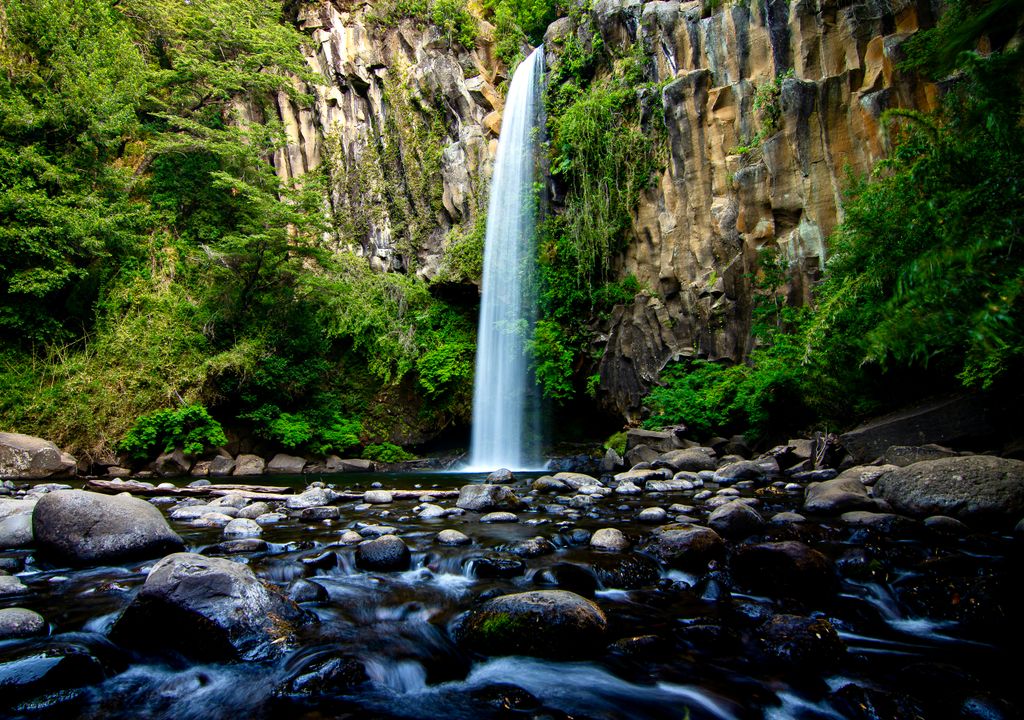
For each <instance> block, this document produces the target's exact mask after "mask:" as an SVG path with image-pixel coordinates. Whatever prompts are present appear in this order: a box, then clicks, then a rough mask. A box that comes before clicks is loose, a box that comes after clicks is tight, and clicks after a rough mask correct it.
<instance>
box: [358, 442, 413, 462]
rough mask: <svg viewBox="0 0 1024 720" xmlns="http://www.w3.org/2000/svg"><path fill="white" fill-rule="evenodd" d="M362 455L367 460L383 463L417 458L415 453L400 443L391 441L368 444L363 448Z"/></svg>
mask: <svg viewBox="0 0 1024 720" xmlns="http://www.w3.org/2000/svg"><path fill="white" fill-rule="evenodd" d="M362 456H363V457H364V458H365V459H367V460H374V461H376V462H382V463H398V462H405V461H406V460H415V459H416V456H415V455H413V454H411V453H407V452H406V451H405V450H403V449H402V448H400V447H399V446H398V445H394V444H392V443H389V442H385V443H378V444H376V445H367V446H366V447H365V448H363V454H362Z"/></svg>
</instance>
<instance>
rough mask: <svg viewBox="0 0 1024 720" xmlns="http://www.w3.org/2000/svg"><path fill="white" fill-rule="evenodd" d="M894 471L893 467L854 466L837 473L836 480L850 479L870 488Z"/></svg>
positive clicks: (894, 467)
mask: <svg viewBox="0 0 1024 720" xmlns="http://www.w3.org/2000/svg"><path fill="white" fill-rule="evenodd" d="M895 469H896V466H895V465H854V466H853V467H851V468H847V469H846V470H843V471H842V472H841V473H839V477H837V478H836V480H849V479H851V478H852V479H854V480H856V481H857V482H859V483H861V484H862V485H867V486H868V487H870V486H872V485H874V484H875V483H876V482H878V478H880V477H882V476H883V475H885V474H886V473H887V472H889V471H891V470H895Z"/></svg>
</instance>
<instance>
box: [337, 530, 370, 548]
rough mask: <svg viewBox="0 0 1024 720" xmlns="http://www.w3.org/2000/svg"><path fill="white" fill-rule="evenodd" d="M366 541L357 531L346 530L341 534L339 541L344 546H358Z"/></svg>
mask: <svg viewBox="0 0 1024 720" xmlns="http://www.w3.org/2000/svg"><path fill="white" fill-rule="evenodd" d="M363 540H364V538H363V536H362V535H360V534H359V533H357V532H356V531H355V530H346V531H345V532H343V533H342V534H341V537H340V538H339V539H338V541H339V542H340V543H341V544H342V545H358V544H359V543H361V542H362V541H363Z"/></svg>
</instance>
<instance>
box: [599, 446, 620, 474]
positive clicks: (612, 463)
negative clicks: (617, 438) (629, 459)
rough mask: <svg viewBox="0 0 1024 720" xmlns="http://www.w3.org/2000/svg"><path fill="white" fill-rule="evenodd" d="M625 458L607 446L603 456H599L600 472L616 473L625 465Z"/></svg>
mask: <svg viewBox="0 0 1024 720" xmlns="http://www.w3.org/2000/svg"><path fill="white" fill-rule="evenodd" d="M625 465H626V461H625V459H624V458H623V457H622V456H621V455H619V453H618V452H616V450H615V448H608V449H607V450H606V451H605V454H604V457H603V458H601V463H600V466H599V468H600V471H601V472H602V473H609V474H610V473H616V472H618V471H619V470H621V469H622V468H623V467H625Z"/></svg>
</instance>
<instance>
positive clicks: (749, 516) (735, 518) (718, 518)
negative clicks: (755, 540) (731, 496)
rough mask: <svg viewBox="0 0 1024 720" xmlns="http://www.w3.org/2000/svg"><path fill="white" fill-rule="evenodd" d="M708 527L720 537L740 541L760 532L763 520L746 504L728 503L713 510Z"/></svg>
mask: <svg viewBox="0 0 1024 720" xmlns="http://www.w3.org/2000/svg"><path fill="white" fill-rule="evenodd" d="M708 525H709V526H710V527H711V528H712V529H713V530H714V531H715V532H717V533H718V534H719V535H721V536H722V537H727V538H734V539H741V538H745V537H747V536H749V535H754V534H756V533H758V532H760V531H761V530H762V528H764V518H762V517H761V515H760V513H758V512H757V510H755V509H754V508H752V507H750V506H749V505H747V504H746V503H742V502H730V503H727V504H725V505H722V506H721V507H717V508H715V509H714V511H713V512H712V513H711V515H709V516H708Z"/></svg>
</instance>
